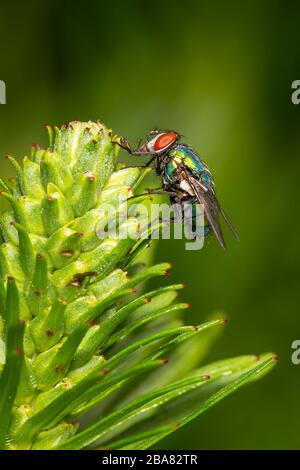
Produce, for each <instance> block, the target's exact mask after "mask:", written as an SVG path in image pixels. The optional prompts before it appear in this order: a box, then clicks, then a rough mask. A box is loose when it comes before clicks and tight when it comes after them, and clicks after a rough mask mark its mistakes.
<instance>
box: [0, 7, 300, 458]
mask: <svg viewBox="0 0 300 470" xmlns="http://www.w3.org/2000/svg"><path fill="white" fill-rule="evenodd" d="M299 14H300V3H297V2H293V1H291V0H290V1H286V0H285V1H277V0H262V1H254V0H248V1H244V2H239V1H229V2H223V1H217V2H216V1H210V2H204V1H200V0H198V1H185V2H183V1H176V0H174V1H163V0H161V1H156V0H152V1H151V2H142V1H141V0H140V1H138V0H136V1H133V0H129V1H114V2H104V1H101V0H100V1H99V0H98V1H92V0H87V1H85V2H82V1H78V2H74V1H60V2H58V1H51V2H50V1H45V0H44V1H43V2H36V3H35V2H30V1H29V2H23V3H21V2H18V3H17V4H15V2H8V1H6V2H1V20H0V22H1V24H0V48H1V55H0V79H1V80H5V82H6V85H7V104H6V105H1V106H0V154H1V155H5V154H6V153H12V154H15V155H19V156H21V155H23V154H25V153H26V152H29V151H30V145H31V143H32V142H39V143H40V144H44V145H46V142H47V139H46V132H45V130H44V129H43V125H44V124H46V123H50V124H61V123H63V122H67V121H69V120H74V119H79V120H88V119H96V118H100V119H101V120H102V121H103V122H105V123H106V124H107V125H109V126H111V127H113V129H114V130H115V131H116V132H118V133H120V134H123V135H126V136H127V137H128V138H129V140H130V141H131V142H132V143H136V142H137V140H138V138H139V137H145V135H146V133H147V132H148V130H149V129H151V128H152V127H154V126H159V127H163V128H174V129H177V130H178V131H180V132H181V133H183V134H184V135H186V136H187V137H186V141H188V143H190V144H192V145H193V147H194V148H195V149H196V150H197V151H198V152H199V153H200V154H201V155H202V156H203V157H204V158H205V160H206V162H207V163H208V165H209V166H210V168H211V170H212V171H213V173H214V175H215V180H216V184H217V190H218V195H219V198H220V200H221V202H222V205H223V206H224V208H225V209H226V211H227V212H228V214H229V215H230V217H231V219H232V221H233V223H234V225H235V226H236V228H237V230H238V232H239V234H240V238H241V241H240V243H237V242H236V241H235V240H234V239H233V238H232V236H231V234H230V233H229V231H227V230H226V238H227V241H228V245H229V249H228V252H226V253H224V252H223V251H222V250H221V249H220V247H219V246H218V245H217V243H216V242H215V240H213V239H212V240H211V241H209V242H208V243H207V244H206V246H205V249H204V250H202V251H199V252H193V251H185V250H184V245H183V243H184V242H181V241H162V242H159V243H158V246H157V251H156V255H155V256H156V257H157V260H160V261H164V260H168V261H170V262H172V263H173V264H174V269H173V272H172V280H173V279H174V281H177V280H178V281H183V282H186V283H187V284H188V286H189V289H188V290H187V291H185V293H184V296H185V298H186V299H187V300H189V301H191V302H192V304H193V309H192V310H191V312H190V313H189V315H191V316H192V317H193V319H192V320H190V321H192V322H200V321H201V320H202V319H204V318H205V317H206V316H207V315H209V314H210V313H211V312H212V311H214V310H216V309H222V310H225V311H226V312H227V314H228V317H229V319H230V322H229V325H228V326H227V328H226V332H225V334H224V336H223V337H222V338H221V339H220V340H219V342H218V343H216V346H215V349H214V351H212V354H211V356H210V359H216V358H221V357H226V356H231V355H239V354H244V353H252V352H255V353H259V352H263V351H269V350H272V351H274V352H276V353H278V354H279V355H280V356H281V361H280V363H279V365H278V367H276V368H275V370H274V371H272V373H271V374H270V375H268V376H267V377H265V378H264V379H263V380H261V381H259V382H257V383H254V384H252V385H250V386H248V387H246V388H244V389H243V390H242V391H240V392H239V393H238V394H236V395H234V396H232V397H231V398H230V399H227V400H225V401H224V402H223V403H222V404H221V405H218V406H217V407H216V408H214V409H213V410H211V411H210V412H209V413H207V414H206V415H205V416H202V417H201V418H199V419H198V420H197V421H195V422H194V423H193V424H191V425H189V426H188V427H187V428H184V429H183V430H180V431H178V432H177V433H175V434H174V435H173V436H172V437H171V438H169V439H168V440H167V441H165V442H163V443H162V444H161V445H160V448H169V449H180V448H181V449H239V448H244V449H281V448H296V449H299V448H300V438H299V422H300V406H299V396H300V366H298V367H297V366H295V365H293V364H292V363H291V343H292V341H293V340H295V339H299V337H300V318H299V302H298V301H297V296H298V290H299V261H300V251H299V242H298V240H299V228H300V224H299V219H298V216H297V212H298V210H299V206H298V202H299V175H300V173H299V169H300V152H299V151H300V135H299V126H300V105H299V106H298V107H297V106H295V105H293V104H292V103H291V83H292V81H293V80H296V79H300V40H299V39H300V38H299V34H300V33H299ZM121 157H122V155H121ZM127 161H128V160H127ZM135 163H136V162H135V161H133V162H132V163H131V164H135ZM1 173H2V175H1V176H3V174H4V176H9V174H11V173H12V170H11V169H9V168H8V167H7V163H6V162H5V160H2V171H1Z"/></svg>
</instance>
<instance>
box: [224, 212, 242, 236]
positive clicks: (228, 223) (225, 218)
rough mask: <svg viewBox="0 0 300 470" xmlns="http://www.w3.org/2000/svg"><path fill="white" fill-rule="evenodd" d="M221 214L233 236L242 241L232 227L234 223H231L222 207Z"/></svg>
mask: <svg viewBox="0 0 300 470" xmlns="http://www.w3.org/2000/svg"><path fill="white" fill-rule="evenodd" d="M220 212H221V214H222V217H223V219H224V220H225V222H226V224H227V226H228V227H229V228H230V230H231V232H232V234H233V235H234V236H235V238H236V239H237V240H240V237H239V236H238V234H237V233H236V231H235V229H234V228H233V226H232V223H231V222H230V220H229V219H228V217H227V215H226V213H225V212H224V210H223V209H222V207H220Z"/></svg>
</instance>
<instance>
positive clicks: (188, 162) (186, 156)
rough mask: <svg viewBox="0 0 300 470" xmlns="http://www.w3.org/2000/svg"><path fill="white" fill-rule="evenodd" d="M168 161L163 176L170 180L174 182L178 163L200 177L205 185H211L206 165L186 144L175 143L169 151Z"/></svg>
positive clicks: (212, 184)
mask: <svg viewBox="0 0 300 470" xmlns="http://www.w3.org/2000/svg"><path fill="white" fill-rule="evenodd" d="M168 156H169V158H170V160H169V162H168V163H167V164H166V166H165V178H166V179H167V180H169V181H170V182H175V180H176V172H177V169H178V168H179V167H180V165H184V166H185V167H186V168H189V170H190V171H191V172H192V173H193V174H195V176H196V175H197V176H198V177H200V178H201V179H202V180H203V182H204V183H205V185H206V186H207V187H213V186H214V183H213V180H212V176H211V174H210V172H209V170H208V168H207V167H206V165H205V164H204V163H203V162H202V161H201V160H200V158H199V157H198V155H197V154H196V153H195V152H193V150H191V149H190V148H189V147H187V146H186V145H182V144H179V145H176V146H175V147H173V148H172V149H171V150H170V151H169V152H168Z"/></svg>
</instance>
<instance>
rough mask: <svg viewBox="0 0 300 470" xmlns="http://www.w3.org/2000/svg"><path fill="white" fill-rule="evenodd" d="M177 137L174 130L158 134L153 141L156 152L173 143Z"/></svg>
mask: <svg viewBox="0 0 300 470" xmlns="http://www.w3.org/2000/svg"><path fill="white" fill-rule="evenodd" d="M176 139H177V134H176V133H175V132H166V133H165V134H161V135H159V136H158V137H157V138H156V139H155V142H154V145H153V148H154V150H155V151H156V152H159V151H160V150H163V149H164V148H166V147H168V146H169V145H171V144H173V142H175V140H176Z"/></svg>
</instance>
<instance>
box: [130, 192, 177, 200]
mask: <svg viewBox="0 0 300 470" xmlns="http://www.w3.org/2000/svg"><path fill="white" fill-rule="evenodd" d="M151 194H159V195H167V196H174V195H175V194H176V193H174V192H171V191H156V190H154V189H153V190H150V191H147V192H146V193H142V194H136V195H135V196H132V197H129V198H128V199H127V201H130V200H132V199H135V198H137V197H140V196H151Z"/></svg>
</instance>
